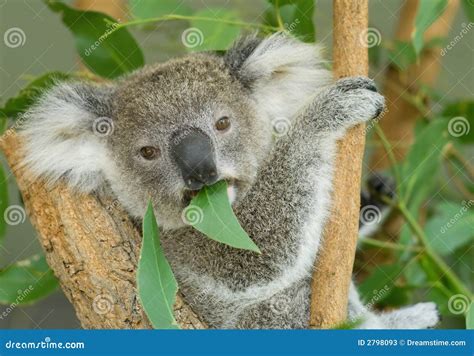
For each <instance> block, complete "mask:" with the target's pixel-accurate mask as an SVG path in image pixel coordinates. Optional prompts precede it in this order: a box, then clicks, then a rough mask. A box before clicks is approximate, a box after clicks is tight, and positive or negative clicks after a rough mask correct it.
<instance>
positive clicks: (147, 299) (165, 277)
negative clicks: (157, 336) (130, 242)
mask: <svg viewBox="0 0 474 356" xmlns="http://www.w3.org/2000/svg"><path fill="white" fill-rule="evenodd" d="M159 236H160V235H159V230H158V225H157V223H156V219H155V215H154V213H153V206H152V204H151V202H150V203H148V209H147V211H146V214H145V217H144V218H143V241H142V248H141V252H140V260H139V261H138V272H137V285H138V294H139V296H140V301H141V303H142V305H143V308H144V309H145V312H146V314H147V316H148V318H149V319H150V322H151V323H152V325H153V327H154V328H155V329H177V328H178V324H177V323H176V320H175V319H174V316H173V306H174V303H175V299H176V292H177V291H178V283H177V282H176V279H175V278H174V275H173V272H172V271H171V267H170V265H169V263H168V261H167V260H166V257H165V255H164V253H163V249H162V247H161V245H160V241H159V238H160V237H159Z"/></svg>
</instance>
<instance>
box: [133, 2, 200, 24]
mask: <svg viewBox="0 0 474 356" xmlns="http://www.w3.org/2000/svg"><path fill="white" fill-rule="evenodd" d="M129 8H130V11H131V12H132V16H133V17H134V18H136V19H140V20H143V19H149V18H153V17H161V16H164V15H169V14H173V15H191V13H192V10H191V9H190V8H189V7H188V6H187V5H186V4H184V3H183V2H182V1H178V0H159V1H157V0H129Z"/></svg>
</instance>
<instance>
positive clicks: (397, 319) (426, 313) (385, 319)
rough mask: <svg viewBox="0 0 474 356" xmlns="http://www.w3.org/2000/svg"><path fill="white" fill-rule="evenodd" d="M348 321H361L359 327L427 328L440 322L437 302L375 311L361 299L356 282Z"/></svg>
mask: <svg viewBox="0 0 474 356" xmlns="http://www.w3.org/2000/svg"><path fill="white" fill-rule="evenodd" d="M347 318H348V321H352V322H361V324H360V325H359V326H358V328H359V329H427V328H432V327H434V326H436V324H438V322H439V313H438V309H437V308H436V304H435V303H431V302H429V303H418V304H415V305H412V306H409V307H405V308H402V309H398V310H395V311H390V312H383V313H379V314H378V313H374V312H372V311H371V310H369V309H368V308H367V307H366V306H365V305H364V304H363V303H362V302H361V300H360V298H359V293H358V292H357V289H356V287H355V286H354V283H352V284H351V287H350V290H349V305H348V311H347Z"/></svg>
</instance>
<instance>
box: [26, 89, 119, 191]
mask: <svg viewBox="0 0 474 356" xmlns="http://www.w3.org/2000/svg"><path fill="white" fill-rule="evenodd" d="M112 93H113V87H110V86H96V85H93V84H89V83H62V84H57V85H56V86H55V87H53V88H52V89H51V90H49V91H48V92H46V93H45V94H44V95H43V96H42V98H41V99H40V100H39V101H38V102H37V103H36V104H35V105H34V106H32V107H31V108H30V109H29V110H28V111H27V112H26V113H25V114H24V115H23V117H21V118H20V119H19V120H20V121H21V125H20V127H21V129H20V130H19V134H20V136H21V137H22V138H23V141H24V145H25V158H24V161H23V162H22V164H25V165H26V166H27V168H28V170H29V171H30V172H31V174H32V175H33V178H38V177H41V178H43V179H45V180H46V181H47V182H48V183H54V182H55V181H56V180H58V179H59V178H65V179H66V180H67V183H68V184H69V185H70V186H73V187H75V188H77V189H79V190H81V191H84V192H90V191H92V190H94V189H95V188H97V187H98V185H99V184H100V183H101V182H102V181H103V174H102V173H103V171H104V169H106V165H107V164H108V163H107V162H108V161H109V160H108V159H107V157H106V156H107V151H106V147H105V140H106V136H107V135H108V134H111V133H112V132H113V121H112V119H111V111H112V110H111V96H112Z"/></svg>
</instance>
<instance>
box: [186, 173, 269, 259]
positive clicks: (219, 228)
mask: <svg viewBox="0 0 474 356" xmlns="http://www.w3.org/2000/svg"><path fill="white" fill-rule="evenodd" d="M182 217H183V220H184V222H185V223H186V224H188V225H191V226H193V227H194V228H195V229H196V230H198V231H200V232H202V233H203V234H204V235H206V236H207V237H209V238H210V239H212V240H215V241H218V242H221V243H224V244H226V245H229V246H232V247H235V248H240V249H244V250H250V251H255V252H257V253H261V252H260V250H259V248H258V246H257V245H256V244H255V243H254V242H253V241H252V240H251V239H250V237H249V235H247V233H246V232H245V231H244V229H243V228H242V227H241V226H240V223H239V221H238V220H237V217H236V216H235V214H234V212H233V211H232V206H231V205H230V202H229V198H228V196H227V183H226V182H225V181H220V182H217V183H216V184H214V185H212V186H209V187H204V188H203V189H201V190H200V191H199V193H198V195H197V196H196V197H194V198H193V199H192V200H191V204H189V206H188V207H187V208H185V209H184V210H183V215H182Z"/></svg>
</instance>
